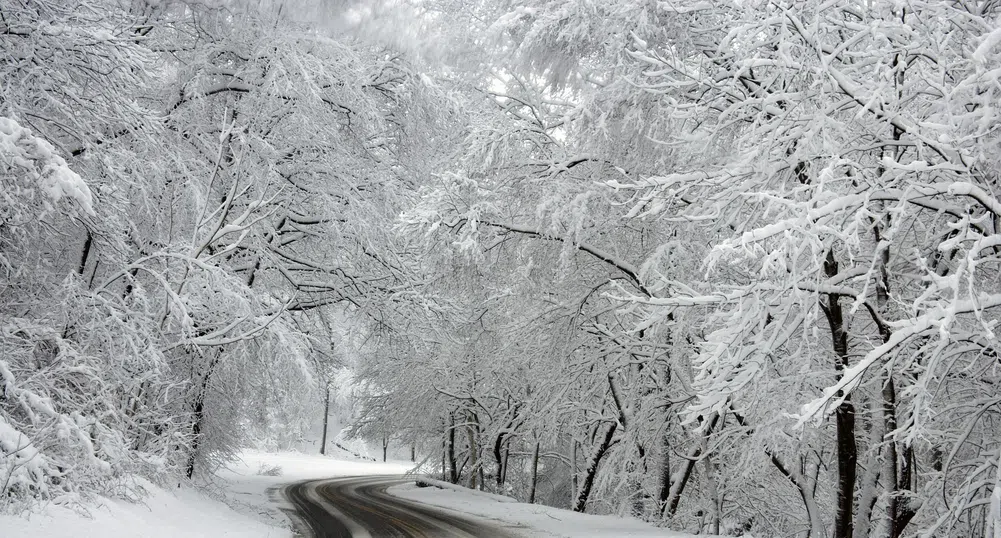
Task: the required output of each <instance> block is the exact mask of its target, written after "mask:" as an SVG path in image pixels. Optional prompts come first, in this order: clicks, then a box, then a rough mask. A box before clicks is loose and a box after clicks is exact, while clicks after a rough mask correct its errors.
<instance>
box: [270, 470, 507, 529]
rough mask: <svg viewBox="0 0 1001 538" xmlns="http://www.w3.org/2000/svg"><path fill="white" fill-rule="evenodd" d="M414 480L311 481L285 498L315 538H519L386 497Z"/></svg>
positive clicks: (288, 490) (298, 485)
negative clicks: (393, 488)
mask: <svg viewBox="0 0 1001 538" xmlns="http://www.w3.org/2000/svg"><path fill="white" fill-rule="evenodd" d="M409 481H410V480H405V479H403V478H401V477H392V476H355V477H349V478H330V479H325V480H309V481H306V482H298V483H295V484H292V485H290V486H287V487H286V488H285V496H286V497H287V498H288V499H289V501H291V502H292V504H293V505H294V506H295V508H296V513H295V514H294V515H293V517H294V518H295V519H297V520H298V521H299V522H300V523H301V525H300V526H301V527H307V528H308V530H309V531H310V532H311V534H312V535H313V536H315V537H316V538H382V537H410V538H471V537H477V538H479V537H489V538H494V537H496V538H515V537H516V536H517V535H515V534H511V533H510V532H507V531H505V530H504V529H502V528H500V527H497V526H493V525H490V524H489V523H486V522H482V521H478V520H475V519H472V518H465V517H460V516H456V515H454V514H453V513H451V512H449V511H448V510H445V509H441V508H437V507H433V506H429V505H426V504H422V503H418V502H414V501H409V500H406V499H400V498H398V497H394V496H392V495H390V494H389V493H386V488H388V487H391V486H395V485H397V484H403V483H406V482H409ZM303 530H307V529H303Z"/></svg>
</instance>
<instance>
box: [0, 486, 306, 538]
mask: <svg viewBox="0 0 1001 538" xmlns="http://www.w3.org/2000/svg"><path fill="white" fill-rule="evenodd" d="M144 488H145V489H146V490H147V491H149V492H150V495H149V496H148V497H147V498H146V499H145V500H144V501H143V504H132V503H128V502H125V501H120V500H115V499H101V500H100V501H99V503H98V504H96V505H92V506H88V507H86V510H87V511H88V512H89V513H90V517H84V516H82V515H80V514H78V513H76V512H74V511H72V510H69V509H67V508H63V507H59V506H55V505H48V506H46V507H44V508H43V509H42V511H41V512H39V513H32V514H30V516H28V515H26V517H17V516H5V515H0V536H4V537H8V536H9V537H11V538H13V537H26V538H27V537H32V538H49V537H53V538H54V537H65V536H74V537H79V538H91V537H92V538H125V537H140V536H141V537H143V538H175V537H178V536H199V537H201V536H204V537H209V536H220V537H234V538H236V537H239V538H285V537H287V536H290V535H291V533H290V532H289V531H288V530H287V529H286V528H282V527H277V526H273V525H268V524H266V523H263V522H261V521H259V520H257V519H254V518H250V517H247V516H246V515H244V514H241V513H238V512H236V511H234V510H233V509H231V508H230V507H229V506H227V505H226V504H225V503H223V502H221V501H219V500H216V499H213V498H212V497H210V496H208V495H206V494H205V493H202V492H199V491H197V490H194V489H191V488H179V489H176V490H175V489H171V490H166V489H161V488H159V487H157V486H155V485H153V484H148V483H146V484H144Z"/></svg>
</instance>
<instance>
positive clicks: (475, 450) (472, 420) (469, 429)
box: [466, 412, 482, 489]
mask: <svg viewBox="0 0 1001 538" xmlns="http://www.w3.org/2000/svg"><path fill="white" fill-rule="evenodd" d="M467 420H468V422H469V424H468V425H467V426H466V436H467V439H468V441H469V462H470V467H469V482H468V485H467V487H469V489H477V488H478V484H477V481H476V479H477V478H478V477H479V474H480V471H481V470H482V464H481V463H480V450H479V446H477V443H476V434H477V432H476V430H475V429H474V428H473V425H474V424H478V422H477V420H476V415H475V414H474V413H469V412H467Z"/></svg>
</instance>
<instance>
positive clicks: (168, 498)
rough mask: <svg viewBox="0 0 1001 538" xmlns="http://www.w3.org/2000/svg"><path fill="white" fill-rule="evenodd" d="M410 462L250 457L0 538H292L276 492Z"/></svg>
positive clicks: (539, 511) (489, 510) (597, 521)
mask: <svg viewBox="0 0 1001 538" xmlns="http://www.w3.org/2000/svg"><path fill="white" fill-rule="evenodd" d="M410 465H412V464H410V463H407V462H391V463H376V462H371V461H366V460H359V459H356V458H351V457H350V456H346V455H338V457H337V458H332V457H323V456H314V455H305V454H297V453H280V454H269V453H263V452H255V451H247V452H244V453H243V454H242V456H241V458H240V460H239V461H238V462H236V463H234V464H232V465H230V466H229V467H228V468H227V469H224V470H221V471H220V472H219V473H218V476H217V480H215V481H214V482H213V483H212V484H210V485H207V486H205V487H204V488H202V490H199V489H195V488H191V487H187V486H185V487H181V488H176V489H163V488H159V487H157V486H155V485H153V484H149V483H145V482H144V483H143V487H145V488H146V489H147V490H148V491H149V492H150V495H149V497H147V498H146V499H145V501H144V503H143V504H131V503H127V502H124V501H120V500H114V499H102V500H101V501H100V502H99V504H97V505H95V506H91V507H88V508H87V510H88V511H89V513H90V517H85V516H82V515H80V514H78V513H76V512H74V511H72V510H69V509H66V508H61V507H58V506H54V505H49V506H47V507H45V508H44V509H43V510H41V511H40V512H38V513H33V514H31V515H30V516H26V517H17V516H3V515H0V529H2V531H0V535H2V536H4V537H6V536H12V537H14V536H17V537H20V536H25V537H28V536H30V537H33V538H49V537H56V536H58V537H63V536H76V537H84V538H89V537H93V538H98V537H100V538H126V537H129V538H131V537H137V538H138V537H142V538H168V537H169V538H173V537H177V536H184V537H206V538H207V537H239V538H289V537H291V536H292V531H291V530H290V529H291V527H290V523H289V520H288V518H287V517H285V515H284V513H283V512H282V509H285V508H288V506H287V505H286V503H285V501H284V499H282V498H281V495H280V493H279V492H278V488H280V487H281V486H282V485H284V484H287V483H290V482H295V481H298V480H305V479H311V478H326V477H337V476H357V475H371V474H389V475H395V474H403V473H404V472H406V471H407V470H408V469H409V468H410ZM389 491H390V493H392V494H394V495H398V496H400V497H404V498H407V499H411V500H416V501H420V502H424V503H427V504H433V505H437V506H441V507H445V508H450V509H453V510H456V511H457V512H460V513H468V514H473V515H477V516H481V517H484V518H487V519H495V520H502V521H505V522H509V523H514V524H516V525H518V526H520V527H522V528H531V529H534V530H532V531H529V532H526V533H525V535H526V537H546V538H553V537H563V536H567V537H587V538H597V537H616V538H618V537H622V538H653V537H661V538H665V537H671V538H683V537H687V536H690V535H686V534H679V533H673V532H670V531H667V530H664V529H658V528H654V527H651V526H649V525H646V524H644V523H642V522H639V521H635V520H625V519H621V518H617V517H609V516H590V515H583V514H577V513H574V512H570V511H567V510H558V509H555V508H548V507H544V506H540V505H532V504H524V503H518V502H514V501H513V499H509V498H506V497H499V496H495V495H489V494H483V493H479V492H470V491H468V490H467V491H462V490H461V489H438V488H433V487H429V488H417V487H416V486H414V485H403V486H397V487H394V488H391V489H390V490H389Z"/></svg>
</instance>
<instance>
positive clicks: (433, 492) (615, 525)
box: [388, 484, 694, 538]
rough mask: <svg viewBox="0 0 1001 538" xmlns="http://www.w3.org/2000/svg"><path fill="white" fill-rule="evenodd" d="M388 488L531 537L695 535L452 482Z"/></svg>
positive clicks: (672, 537)
mask: <svg viewBox="0 0 1001 538" xmlns="http://www.w3.org/2000/svg"><path fill="white" fill-rule="evenodd" d="M388 491H389V493H390V494H392V495H396V496H397V497H401V498H404V499H410V500H412V501H418V502H422V503H425V504H431V505H434V506H439V507H442V508H448V509H451V510H453V511H455V512H457V513H459V514H470V515H474V516H479V517H482V518H486V519H493V520H498V521H503V522H505V523H508V524H513V525H517V526H521V527H526V528H529V529H531V530H530V531H522V532H525V533H527V534H525V535H526V536H531V537H538V538H542V537H547V538H555V537H568V538H694V536H693V535H691V534H684V533H679V532H673V531H669V530H667V529H660V528H657V527H651V526H650V525H648V524H646V523H644V522H642V521H639V520H635V519H624V518H620V517H614V516H593V515H589V514H580V513H577V512H571V511H569V510H561V509H559V508H550V507H548V506H542V505H540V504H526V503H519V502H512V500H510V499H509V498H507V497H500V496H486V495H482V494H481V495H477V493H479V492H473V491H468V490H467V491H463V490H462V489H459V488H457V487H456V486H452V485H451V484H449V487H448V488H446V489H439V488H438V487H423V488H419V487H417V486H416V485H415V484H403V485H400V486H394V487H391V488H389V490H388ZM492 497H500V499H495V498H492Z"/></svg>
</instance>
